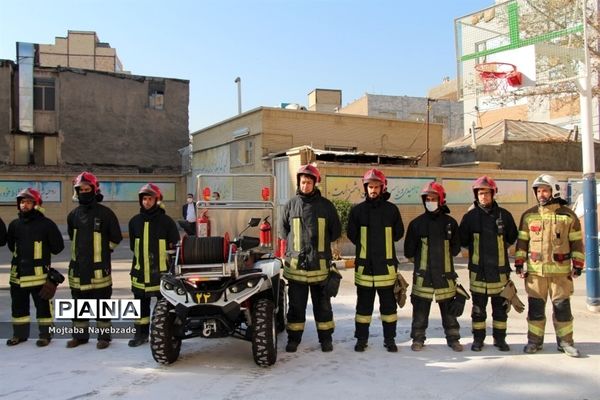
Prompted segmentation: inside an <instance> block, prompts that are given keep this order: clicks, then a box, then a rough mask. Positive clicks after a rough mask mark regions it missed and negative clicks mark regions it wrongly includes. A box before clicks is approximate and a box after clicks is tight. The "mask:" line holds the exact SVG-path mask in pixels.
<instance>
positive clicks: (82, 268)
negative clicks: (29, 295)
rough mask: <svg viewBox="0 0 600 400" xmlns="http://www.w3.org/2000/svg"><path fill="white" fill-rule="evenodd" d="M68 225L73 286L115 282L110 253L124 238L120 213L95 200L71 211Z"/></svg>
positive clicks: (81, 287) (87, 287)
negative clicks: (117, 213)
mask: <svg viewBox="0 0 600 400" xmlns="http://www.w3.org/2000/svg"><path fill="white" fill-rule="evenodd" d="M67 226H68V232H69V237H70V238H71V262H70V263H69V286H70V287H71V290H81V291H87V290H95V289H101V288H105V287H109V286H112V279H111V262H110V261H111V260H110V254H111V252H112V250H113V249H114V248H115V247H117V245H118V244H119V243H120V242H121V240H122V239H123V237H122V236H121V228H120V227H119V221H118V220H117V216H116V215H115V214H114V213H113V212H112V210H111V209H110V208H108V207H105V206H103V205H102V204H98V203H97V202H96V201H94V202H93V203H92V204H89V205H80V206H78V207H77V208H75V209H74V210H73V211H71V212H70V213H69V215H68V216H67Z"/></svg>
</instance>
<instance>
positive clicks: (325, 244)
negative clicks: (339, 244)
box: [279, 189, 342, 284]
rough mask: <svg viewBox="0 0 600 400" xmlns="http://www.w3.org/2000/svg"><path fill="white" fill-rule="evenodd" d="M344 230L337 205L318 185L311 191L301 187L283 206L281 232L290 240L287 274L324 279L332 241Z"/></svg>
mask: <svg viewBox="0 0 600 400" xmlns="http://www.w3.org/2000/svg"><path fill="white" fill-rule="evenodd" d="M341 231H342V227H341V223H340V219H339V217H338V214H337V211H336V209H335V206H334V205H333V203H332V202H331V201H329V200H327V199H326V198H324V197H322V196H321V192H320V191H319V189H315V190H314V191H313V192H312V193H311V194H310V195H304V194H302V193H300V191H298V192H297V194H296V197H294V198H292V199H290V201H288V202H287V203H286V205H285V206H284V208H283V212H282V215H281V222H280V225H279V236H280V237H281V238H282V239H286V240H287V249H286V261H287V262H286V263H285V267H284V276H285V277H286V278H287V279H291V280H293V281H296V282H300V283H307V284H315V283H321V282H323V281H324V280H325V279H326V278H327V274H328V272H329V263H330V261H331V258H332V256H331V242H332V241H334V240H336V239H337V238H339V237H340V235H341Z"/></svg>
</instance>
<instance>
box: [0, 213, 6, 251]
mask: <svg viewBox="0 0 600 400" xmlns="http://www.w3.org/2000/svg"><path fill="white" fill-rule="evenodd" d="M5 244H6V225H4V221H2V218H0V247H2V246H4V245H5Z"/></svg>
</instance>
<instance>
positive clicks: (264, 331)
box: [252, 299, 277, 367]
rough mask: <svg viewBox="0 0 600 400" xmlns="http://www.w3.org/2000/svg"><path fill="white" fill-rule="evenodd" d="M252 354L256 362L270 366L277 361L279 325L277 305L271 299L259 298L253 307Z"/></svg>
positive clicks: (262, 365) (263, 365)
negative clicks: (277, 325) (277, 322)
mask: <svg viewBox="0 0 600 400" xmlns="http://www.w3.org/2000/svg"><path fill="white" fill-rule="evenodd" d="M252 326H253V330H252V355H253V356H254V362H255V363H256V364H257V365H259V366H261V367H268V366H270V365H273V364H275V361H277V332H276V330H277V327H276V323H275V305H274V304H273V302H272V301H271V300H269V299H259V300H258V301H257V302H256V303H255V304H254V307H253V309H252Z"/></svg>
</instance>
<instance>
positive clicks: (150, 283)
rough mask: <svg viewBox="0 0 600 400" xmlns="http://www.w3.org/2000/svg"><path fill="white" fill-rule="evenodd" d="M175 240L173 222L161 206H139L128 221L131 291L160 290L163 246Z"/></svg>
mask: <svg viewBox="0 0 600 400" xmlns="http://www.w3.org/2000/svg"><path fill="white" fill-rule="evenodd" d="M178 241H179V232H178V230H177V225H175V222H174V221H173V219H171V217H169V216H168V215H166V214H165V211H164V209H162V208H156V209H153V210H151V211H150V212H146V211H145V210H143V211H142V212H140V214H137V215H136V216H134V217H133V218H131V220H130V221H129V245H130V248H131V250H132V251H133V261H132V265H131V272H130V275H131V286H132V290H133V291H134V292H136V291H141V292H144V293H153V292H158V291H160V276H161V274H163V273H165V272H167V269H168V254H167V249H171V248H174V246H175V245H176V244H177V242H178Z"/></svg>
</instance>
